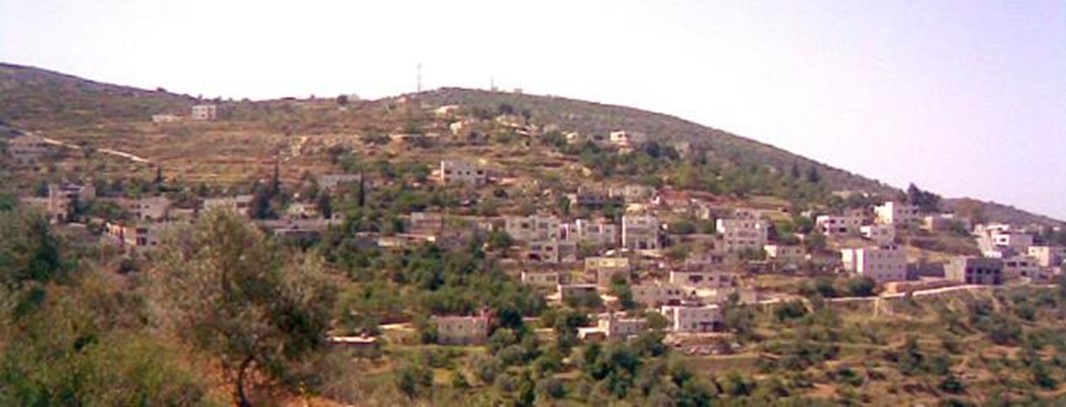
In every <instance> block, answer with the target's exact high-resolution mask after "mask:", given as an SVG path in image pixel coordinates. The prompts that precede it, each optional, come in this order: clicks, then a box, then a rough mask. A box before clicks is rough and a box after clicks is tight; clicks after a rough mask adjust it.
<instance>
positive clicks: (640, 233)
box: [622, 215, 662, 250]
mask: <svg viewBox="0 0 1066 407" xmlns="http://www.w3.org/2000/svg"><path fill="white" fill-rule="evenodd" d="M660 229H661V226H660V223H659V218H657V217H655V216H652V215H624V216H622V247H624V248H627V249H630V250H657V249H661V248H662V242H661V240H660V238H659V231H660Z"/></svg>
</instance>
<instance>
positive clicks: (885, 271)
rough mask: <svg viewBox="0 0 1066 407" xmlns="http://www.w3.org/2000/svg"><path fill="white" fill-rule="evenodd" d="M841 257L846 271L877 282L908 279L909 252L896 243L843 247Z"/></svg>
mask: <svg viewBox="0 0 1066 407" xmlns="http://www.w3.org/2000/svg"><path fill="white" fill-rule="evenodd" d="M840 258H841V261H842V263H843V264H844V269H845V270H846V271H849V272H854V273H857V274H859V275H861V276H865V277H869V278H871V279H873V280H874V281H877V282H886V281H903V280H906V279H907V254H906V252H904V251H903V249H901V248H900V247H899V246H896V245H884V246H878V247H862V248H846V249H841V250H840Z"/></svg>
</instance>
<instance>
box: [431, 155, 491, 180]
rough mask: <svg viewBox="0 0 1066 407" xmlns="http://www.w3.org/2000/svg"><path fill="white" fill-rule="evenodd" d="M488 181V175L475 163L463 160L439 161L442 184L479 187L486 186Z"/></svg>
mask: <svg viewBox="0 0 1066 407" xmlns="http://www.w3.org/2000/svg"><path fill="white" fill-rule="evenodd" d="M488 181H489V177H488V173H486V172H485V169H483V168H481V165H479V164H477V163H472V162H469V161H464V160H441V162H440V182H441V183H442V184H445V185H449V184H463V185H472V186H481V185H485V184H487V183H488Z"/></svg>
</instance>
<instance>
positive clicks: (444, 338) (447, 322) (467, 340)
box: [433, 313, 491, 345]
mask: <svg viewBox="0 0 1066 407" xmlns="http://www.w3.org/2000/svg"><path fill="white" fill-rule="evenodd" d="M433 322H435V323H436V324H437V343H440V344H442V345H480V344H483V343H485V342H486V340H488V338H489V323H490V322H491V318H490V317H489V315H488V314H487V313H482V314H481V315H476V316H434V317H433Z"/></svg>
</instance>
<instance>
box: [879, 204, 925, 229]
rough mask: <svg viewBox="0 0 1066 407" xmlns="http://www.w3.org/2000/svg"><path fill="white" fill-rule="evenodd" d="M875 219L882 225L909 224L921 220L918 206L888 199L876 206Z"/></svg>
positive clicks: (915, 223) (914, 223)
mask: <svg viewBox="0 0 1066 407" xmlns="http://www.w3.org/2000/svg"><path fill="white" fill-rule="evenodd" d="M874 219H875V220H876V221H877V223H879V224H882V225H897V226H908V225H917V224H918V222H921V220H922V219H921V217H920V216H919V212H918V207H917V206H914V205H908V204H905V203H900V202H893V201H888V202H885V203H883V204H881V205H877V206H875V207H874Z"/></svg>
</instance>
